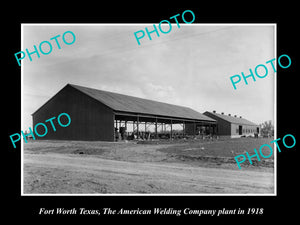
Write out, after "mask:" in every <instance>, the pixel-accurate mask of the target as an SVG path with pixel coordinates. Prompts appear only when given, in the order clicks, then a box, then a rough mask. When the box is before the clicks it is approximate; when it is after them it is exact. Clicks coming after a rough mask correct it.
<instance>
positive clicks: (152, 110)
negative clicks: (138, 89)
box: [68, 84, 215, 122]
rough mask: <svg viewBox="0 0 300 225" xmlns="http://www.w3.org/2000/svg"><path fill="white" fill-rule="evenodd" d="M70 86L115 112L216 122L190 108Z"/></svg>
mask: <svg viewBox="0 0 300 225" xmlns="http://www.w3.org/2000/svg"><path fill="white" fill-rule="evenodd" d="M68 85H70V86H71V87H73V88H75V89H77V90H79V91H81V92H83V93H85V94H86V95H88V96H90V97H92V98H94V99H96V100H97V101H99V102H101V103H103V104H104V105H106V106H108V107H109V108H111V109H113V110H114V111H122V112H129V113H142V114H151V115H156V116H166V117H176V118H186V119H193V120H205V121H212V122H215V120H214V119H212V118H210V117H208V116H205V115H203V114H201V113H199V112H197V111H195V110H193V109H191V108H188V107H183V106H177V105H172V104H168V103H163V102H157V101H153V100H148V99H143V98H137V97H133V96H128V95H123V94H117V93H113V92H108V91H102V90H97V89H93V88H88V87H82V86H79V85H74V84H68Z"/></svg>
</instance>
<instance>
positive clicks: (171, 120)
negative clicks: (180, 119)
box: [170, 120, 173, 140]
mask: <svg viewBox="0 0 300 225" xmlns="http://www.w3.org/2000/svg"><path fill="white" fill-rule="evenodd" d="M172 123H173V121H172V120H171V135H170V139H171V140H172V137H173V130H172Z"/></svg>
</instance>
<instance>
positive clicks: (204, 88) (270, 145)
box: [10, 11, 295, 196]
mask: <svg viewBox="0 0 300 225" xmlns="http://www.w3.org/2000/svg"><path fill="white" fill-rule="evenodd" d="M185 15H186V17H185V18H184V17H183V18H181V16H180V17H178V23H176V22H175V21H174V20H170V19H169V21H166V20H164V22H162V23H155V24H154V23H152V24H151V23H139V24H134V23H124V24H118V23H116V24H112V23H111V24H109V23H106V24H105V23H104V24H97V23H93V24H89V23H86V24H85V23H83V24H76V23H74V24H68V23H62V24H52V23H49V24H43V23H23V24H22V25H21V50H20V51H21V52H19V53H18V54H16V55H15V57H16V67H18V66H19V65H21V130H22V133H19V134H16V135H14V136H11V143H10V147H11V148H14V146H15V145H18V144H21V195H22V196H56V195H58V196H64V195H70V196H73V195H74V196H77V195H82V196H102V195H104V196H112V195H113V196H124V195H125V196H127V195H128V196H152V195H154V196H168V195H170V196H223V195H224V196H237V195H238V196H276V194H277V179H276V174H277V166H276V158H277V157H279V154H281V153H278V151H277V147H278V146H277V144H276V143H275V142H274V140H276V139H277V138H281V139H282V138H283V137H277V135H276V129H277V123H276V106H277V104H276V98H277V92H276V81H277V78H276V71H277V68H278V67H281V68H286V70H288V68H287V67H289V64H291V58H290V57H289V56H288V52H287V53H286V54H284V53H281V52H280V53H281V54H277V52H276V51H277V49H276V46H277V39H276V29H277V28H276V23H244V24H243V23H223V24H218V23H209V24H208V23H202V24H200V23H192V22H191V20H192V17H191V13H190V11H187V12H186V13H185ZM170 16H172V15H170ZM163 19H164V18H162V20H163ZM184 19H185V20H186V21H184ZM279 56H280V57H281V58H280V60H281V61H280V60H279V63H278V57H279ZM18 64H19V65H18ZM16 132H17V131H16ZM293 138H294V137H292V136H286V137H284V141H286V142H285V143H286V144H285V143H284V146H288V147H290V146H292V144H293V143H291V140H295V139H293ZM282 151H284V150H283V149H282Z"/></svg>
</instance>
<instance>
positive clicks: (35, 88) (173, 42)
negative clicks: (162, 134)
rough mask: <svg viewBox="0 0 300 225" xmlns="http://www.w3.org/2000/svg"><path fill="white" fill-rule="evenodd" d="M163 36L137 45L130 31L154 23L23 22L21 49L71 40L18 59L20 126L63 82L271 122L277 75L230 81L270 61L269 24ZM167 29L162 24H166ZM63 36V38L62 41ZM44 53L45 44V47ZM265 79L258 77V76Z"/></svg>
mask: <svg viewBox="0 0 300 225" xmlns="http://www.w3.org/2000/svg"><path fill="white" fill-rule="evenodd" d="M172 25H173V26H172V30H171V32H170V33H168V34H162V33H160V37H157V36H156V34H155V33H153V34H152V35H151V36H152V40H151V41H150V40H149V39H148V37H147V36H145V37H144V38H143V39H141V40H140V42H141V45H138V44H137V41H136V40H135V37H134V32H136V31H138V30H142V29H143V30H145V27H148V29H149V30H151V29H152V26H153V24H135V25H130V24H127V25H112V24H110V25H109V24H106V25H100V24H98V25H88V24H80V25H59V26H58V25H45V24H37V25H30V24H23V26H22V35H23V37H22V49H21V50H23V51H25V49H26V48H28V50H29V51H33V45H36V46H37V47H38V46H39V44H40V42H42V41H50V38H52V37H54V36H56V35H58V34H60V35H61V36H62V34H63V33H64V32H65V31H72V32H73V33H74V34H75V35H76V41H75V43H74V44H72V45H65V44H64V43H63V41H62V40H61V37H60V38H58V41H59V43H60V46H61V49H58V48H57V46H56V44H55V41H54V40H52V41H50V42H51V43H52V44H53V50H52V52H51V53H50V54H49V55H42V54H41V56H40V58H37V56H36V54H34V55H32V59H33V61H29V59H28V57H27V56H26V57H27V58H25V59H24V60H22V80H23V95H22V97H23V126H22V127H23V128H22V130H23V129H26V130H27V129H28V127H32V118H31V114H32V113H33V112H34V111H36V110H37V109H38V108H39V107H40V106H42V105H43V104H44V103H45V102H46V101H47V100H48V99H49V98H51V97H52V96H53V95H54V94H56V93H57V92H58V91H59V90H60V89H62V88H63V87H64V86H65V85H66V84H67V83H71V84H77V85H82V86H86V87H91V88H96V89H101V90H107V91H112V92H117V93H121V94H126V95H132V96H136V97H141V98H146V99H152V100H157V101H162V102H166V103H171V104H176V105H181V106H187V107H190V108H192V109H194V110H196V111H199V112H201V113H203V112H205V111H212V110H216V111H217V112H224V113H225V114H228V113H231V114H232V115H238V116H243V117H244V118H246V119H248V120H250V121H253V122H255V123H258V124H259V123H262V122H264V121H266V120H272V119H273V118H274V75H276V74H274V73H273V70H272V67H271V65H266V66H267V68H268V69H269V74H268V76H267V77H266V78H263V79H259V78H257V79H256V82H253V80H252V79H251V78H249V79H248V82H249V85H245V83H244V82H240V83H239V84H237V90H234V89H233V86H232V84H231V82H230V76H232V75H235V74H241V72H244V73H245V75H248V74H250V72H249V68H252V69H253V71H254V68H255V67H256V66H257V65H258V64H265V62H266V61H268V60H270V59H273V58H275V49H274V48H275V47H274V46H275V43H274V32H275V27H274V25H247V26H246V25H242V24H240V25H234V24H228V25H212V24H210V25H208V24H205V25H201V24H190V25H184V24H181V27H180V28H177V25H176V24H172ZM164 29H165V30H167V27H164ZM66 37H67V36H66ZM44 48H45V51H46V45H45V47H44ZM261 73H262V74H263V72H261Z"/></svg>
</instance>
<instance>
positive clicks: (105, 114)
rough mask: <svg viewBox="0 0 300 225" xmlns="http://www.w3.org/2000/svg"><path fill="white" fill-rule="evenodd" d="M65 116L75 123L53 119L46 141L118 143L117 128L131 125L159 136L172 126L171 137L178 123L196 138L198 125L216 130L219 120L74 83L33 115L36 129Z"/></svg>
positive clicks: (137, 130)
mask: <svg viewBox="0 0 300 225" xmlns="http://www.w3.org/2000/svg"><path fill="white" fill-rule="evenodd" d="M61 113H67V114H69V115H70V117H71V124H70V125H69V126H68V127H59V125H58V124H57V121H55V120H53V122H54V125H55V126H56V127H57V129H56V131H53V130H52V129H48V133H47V135H46V136H44V137H42V139H56V140H89V141H115V140H116V129H118V130H121V128H124V129H126V126H127V124H128V123H131V124H133V127H134V132H135V133H136V134H139V133H140V130H141V126H143V125H144V126H143V127H145V130H146V128H147V126H148V125H151V124H152V125H153V126H154V127H155V130H154V135H155V137H157V133H158V127H159V126H163V125H166V124H168V126H169V127H170V131H169V133H170V134H169V137H170V138H172V136H173V133H172V132H173V130H172V126H173V125H174V124H180V125H181V126H182V128H183V135H196V134H197V130H196V128H197V125H198V124H201V126H207V127H210V128H211V127H216V120H215V119H213V118H210V117H208V116H205V115H203V114H201V113H199V112H197V111H195V110H193V109H191V108H187V107H182V106H177V105H172V104H167V103H162V102H158V101H152V100H147V99H142V98H137V97H132V96H128V95H123V94H117V93H112V92H107V91H102V90H97V89H93V88H88V87H82V86H78V85H73V84H67V85H66V86H65V87H63V88H62V89H61V90H60V91H59V92H58V93H57V94H55V95H54V96H53V97H52V98H50V99H49V100H48V101H47V102H46V103H45V104H44V105H42V106H41V107H40V108H39V109H37V110H36V111H35V112H34V113H33V114H32V119H33V127H35V125H36V124H38V123H40V122H42V123H43V122H45V120H48V119H49V118H52V117H54V116H56V117H57V116H58V115H59V114H61ZM186 127H189V129H186ZM41 133H42V132H41ZM137 137H139V135H137ZM36 138H39V137H36Z"/></svg>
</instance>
